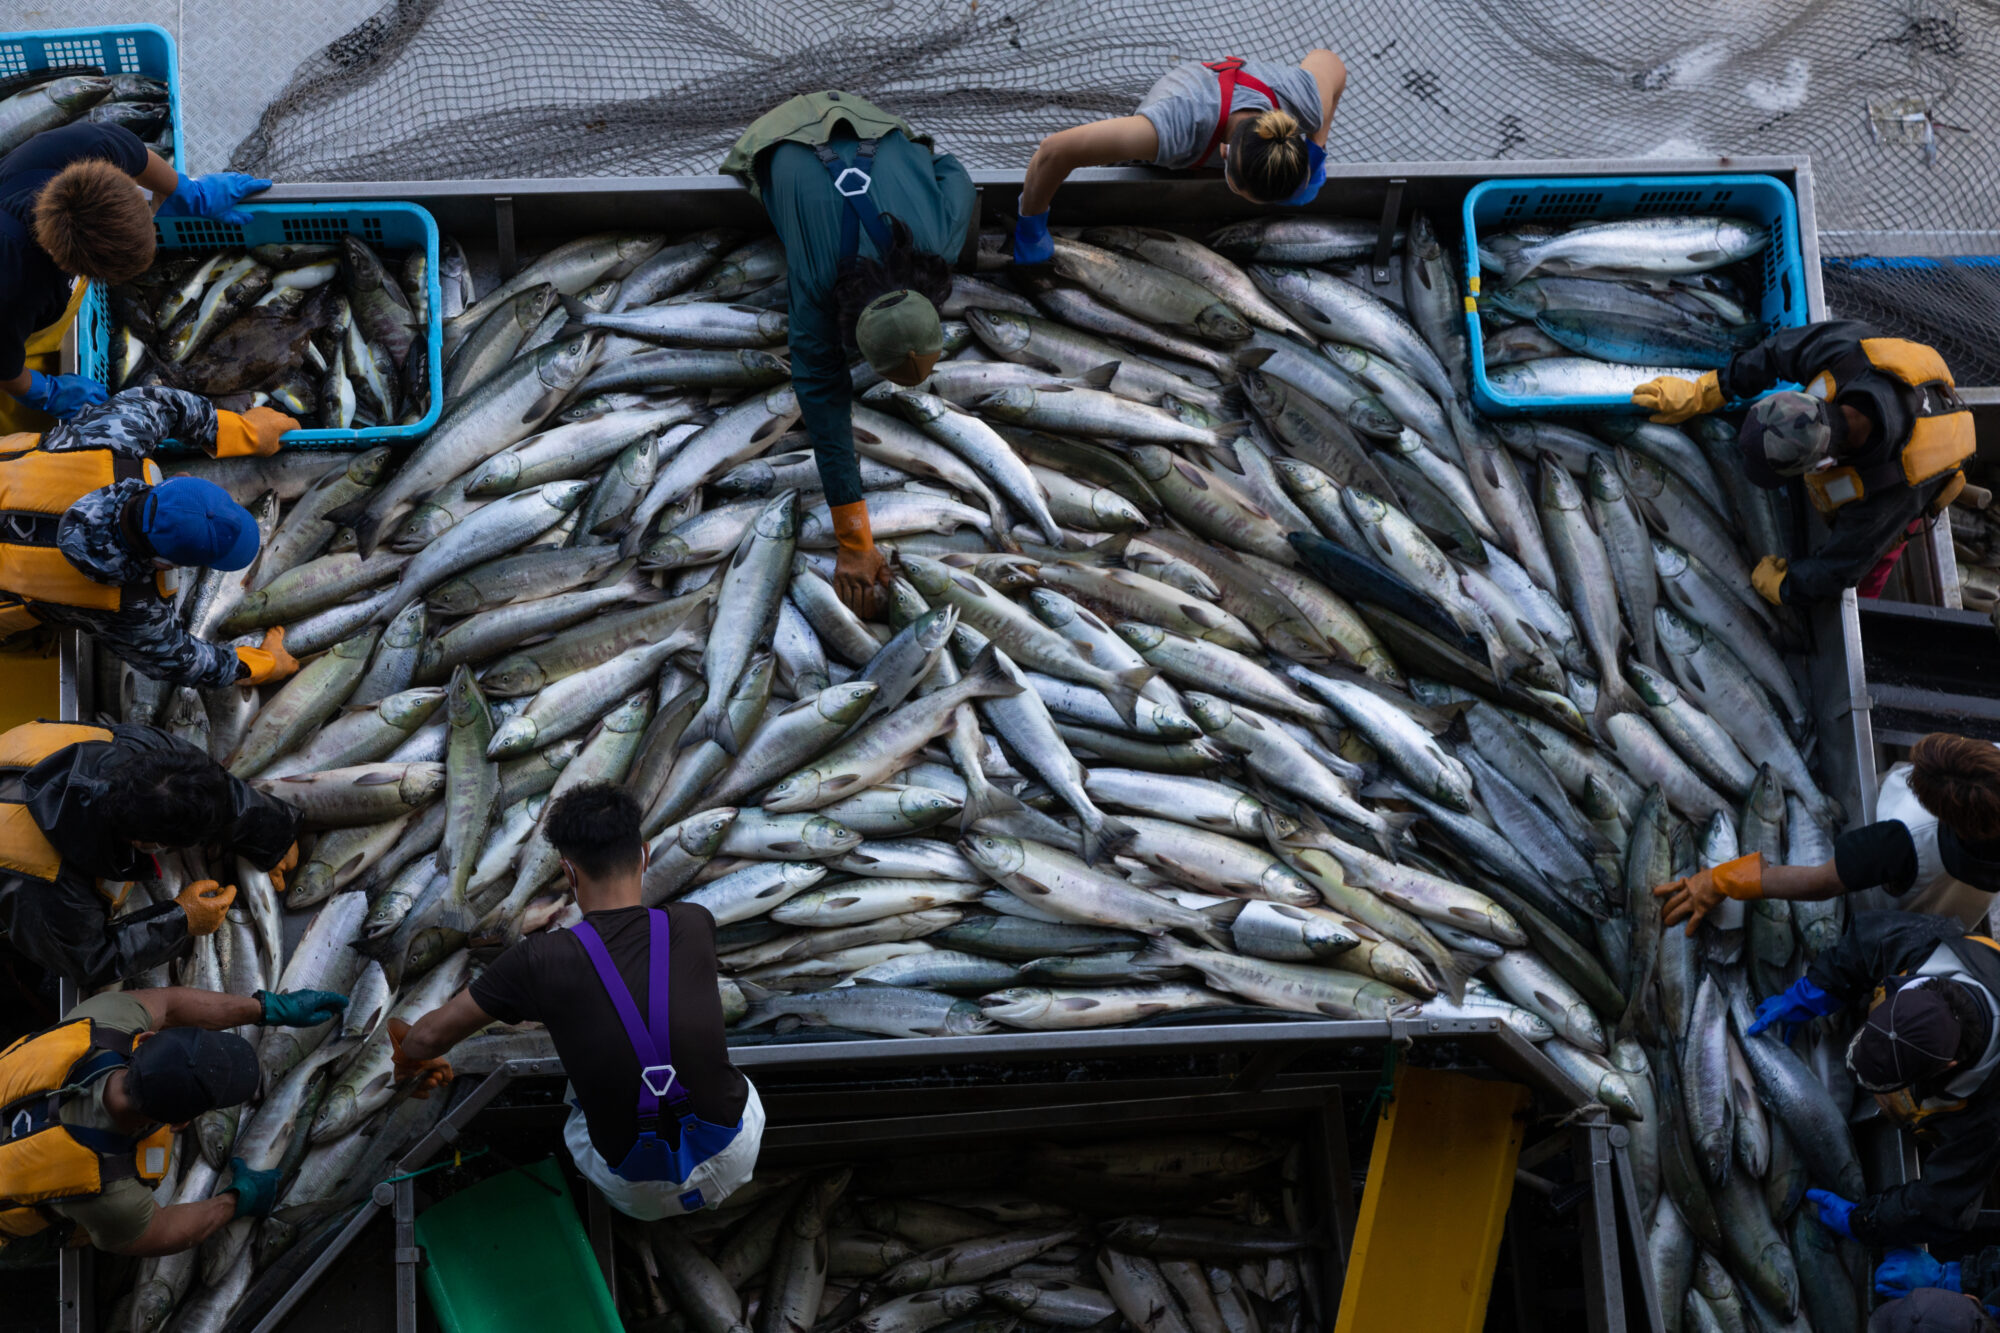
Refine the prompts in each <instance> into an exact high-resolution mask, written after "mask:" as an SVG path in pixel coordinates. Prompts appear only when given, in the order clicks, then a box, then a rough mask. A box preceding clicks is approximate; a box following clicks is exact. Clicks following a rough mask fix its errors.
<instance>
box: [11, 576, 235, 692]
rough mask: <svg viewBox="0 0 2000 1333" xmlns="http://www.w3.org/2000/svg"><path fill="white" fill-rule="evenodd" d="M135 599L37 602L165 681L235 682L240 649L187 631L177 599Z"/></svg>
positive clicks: (39, 610)
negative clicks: (107, 607) (122, 602)
mask: <svg viewBox="0 0 2000 1333" xmlns="http://www.w3.org/2000/svg"><path fill="white" fill-rule="evenodd" d="M130 600H131V602H132V605H130V606H127V607H125V608H123V609H122V610H118V611H93V610H89V609H87V608H84V607H76V606H56V605H54V604H52V603H47V602H37V603H36V604H35V615H36V616H37V617H39V618H40V619H42V620H45V621H48V622H50V623H51V624H56V625H61V626H63V627H64V628H66V629H75V630H82V631H83V632H84V633H86V634H89V635H91V636H93V637H95V638H96V639H97V640H98V641H99V642H101V643H103V645H104V646H105V647H106V648H109V649H110V650H111V652H112V654H113V655H114V656H116V657H118V658H119V659H120V660H121V661H126V662H130V663H131V664H132V666H133V667H134V668H135V669H136V670H137V671H138V672H139V673H140V674H141V675H143V676H148V677H150V678H151V679H153V680H157V681H159V682H161V683H162V684H165V685H170V686H171V685H192V686H193V687H194V688H195V689H198V690H216V689H221V688H222V687H223V686H224V685H232V684H234V683H235V682H236V679H237V677H238V675H240V674H241V673H240V671H239V668H240V667H241V665H242V659H241V658H239V657H237V655H236V650H235V649H233V648H230V647H228V646H226V645H224V644H219V643H210V642H208V641H207V640H206V639H197V638H195V637H194V635H192V634H190V633H188V631H187V627H186V626H185V625H183V624H181V622H180V620H179V618H178V617H176V616H175V615H174V604H173V603H172V602H169V601H165V600H163V599H161V598H158V597H134V598H132V599H130Z"/></svg>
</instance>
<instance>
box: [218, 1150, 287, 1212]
mask: <svg viewBox="0 0 2000 1333" xmlns="http://www.w3.org/2000/svg"><path fill="white" fill-rule="evenodd" d="M229 1188H230V1189H232V1190H234V1191H235V1192H236V1216H237V1217H269V1216H270V1215H271V1210H272V1209H273V1208H275V1207H277V1206H278V1171H277V1168H276V1167H273V1168H272V1169H271V1170H269V1171H252V1170H251V1169H250V1168H249V1167H247V1166H245V1165H244V1164H243V1159H242V1158H241V1157H232V1158H230V1159H229Z"/></svg>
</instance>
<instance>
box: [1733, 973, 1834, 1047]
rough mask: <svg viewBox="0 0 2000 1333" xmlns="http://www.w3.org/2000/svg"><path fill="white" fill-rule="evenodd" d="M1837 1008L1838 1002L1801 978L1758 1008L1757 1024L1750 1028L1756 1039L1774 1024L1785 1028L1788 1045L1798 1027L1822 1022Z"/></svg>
mask: <svg viewBox="0 0 2000 1333" xmlns="http://www.w3.org/2000/svg"><path fill="white" fill-rule="evenodd" d="M1839 1008H1840V1001H1839V1000H1837V999H1835V998H1834V997H1833V996H1831V995H1828V994H1827V993H1826V992H1825V991H1823V990H1821V989H1820V988H1819V987H1818V986H1815V985H1813V983H1812V979H1811V978H1810V977H1800V978H1799V979H1798V980H1797V981H1794V982H1793V983H1792V984H1791V985H1789V986H1787V987H1785V989H1783V990H1781V991H1779V992H1778V993H1777V994H1776V995H1773V996H1772V997H1771V998H1770V999H1768V1000H1766V1001H1764V1002H1763V1003H1762V1004H1760V1005H1758V1006H1757V1021H1756V1022H1754V1023H1752V1024H1751V1025H1750V1029H1749V1031H1750V1035H1751V1036H1753V1037H1754V1036H1756V1035H1757V1034H1758V1033H1759V1032H1762V1031H1763V1030H1764V1029H1765V1028H1767V1027H1770V1026H1771V1024H1773V1023H1783V1024H1784V1025H1785V1044H1786V1045H1787V1046H1789V1045H1791V1043H1792V1038H1793V1037H1794V1036H1796V1035H1798V1030H1799V1025H1800V1024H1802V1023H1807V1022H1810V1021H1811V1020H1813V1019H1815V1018H1822V1017H1824V1016H1826V1015H1827V1014H1830V1013H1833V1012H1834V1011H1835V1010H1837V1009H1839Z"/></svg>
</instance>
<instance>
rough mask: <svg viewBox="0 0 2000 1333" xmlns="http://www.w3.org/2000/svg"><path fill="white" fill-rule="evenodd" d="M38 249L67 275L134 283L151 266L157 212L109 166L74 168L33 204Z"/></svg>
mask: <svg viewBox="0 0 2000 1333" xmlns="http://www.w3.org/2000/svg"><path fill="white" fill-rule="evenodd" d="M35 243H36V244H38V245H40V246H41V247H42V249H44V250H46V251H48V254H49V258H51V259H53V260H55V261H56V267H57V268H59V269H61V270H62V271H63V272H65V273H74V274H76V275H77V276H78V277H84V278H93V279H95V280H97V281H99V282H130V281H131V280H132V279H134V278H136V277H138V276H139V275H140V274H141V273H144V272H145V271H146V270H147V269H149V268H151V267H152V266H153V209H152V205H151V203H150V202H149V201H148V200H147V198H146V195H145V192H144V191H142V190H141V189H140V188H139V186H138V184H137V182H135V181H134V180H133V179H132V178H131V177H130V176H127V175H126V174H125V173H124V172H122V171H120V170H119V169H118V168H117V167H116V166H114V165H113V164H111V163H109V162H105V161H100V160H94V161H89V162H72V163H70V164H69V165H68V166H66V167H64V168H63V169H62V170H61V171H59V172H57V173H56V177H55V179H54V180H52V181H50V182H49V183H48V184H47V185H44V186H43V187H42V193H41V196H40V197H39V198H38V199H36V200H35Z"/></svg>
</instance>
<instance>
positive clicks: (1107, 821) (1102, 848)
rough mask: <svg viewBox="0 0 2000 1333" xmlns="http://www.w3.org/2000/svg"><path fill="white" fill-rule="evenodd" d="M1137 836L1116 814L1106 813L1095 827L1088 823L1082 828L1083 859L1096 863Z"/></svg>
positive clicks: (1134, 830)
mask: <svg viewBox="0 0 2000 1333" xmlns="http://www.w3.org/2000/svg"><path fill="white" fill-rule="evenodd" d="M1138 836H1139V830H1137V829H1135V828H1133V827H1132V826H1131V825H1130V824H1128V823H1126V822H1125V821H1124V820H1122V819H1120V818H1118V817H1117V816H1116V815H1106V816H1104V818H1103V819H1102V820H1100V821H1099V822H1098V825H1097V827H1096V828H1091V827H1090V826H1089V825H1088V824H1086V825H1084V829H1083V859H1084V861H1085V862H1086V863H1087V864H1090V865H1096V864H1097V863H1098V862H1099V861H1100V860H1102V859H1103V858H1104V857H1105V856H1107V855H1112V854H1115V853H1116V852H1117V851H1118V849H1119V848H1121V847H1123V846H1125V845H1126V844H1127V843H1129V842H1131V841H1132V839H1134V838H1136V837H1138Z"/></svg>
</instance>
